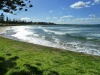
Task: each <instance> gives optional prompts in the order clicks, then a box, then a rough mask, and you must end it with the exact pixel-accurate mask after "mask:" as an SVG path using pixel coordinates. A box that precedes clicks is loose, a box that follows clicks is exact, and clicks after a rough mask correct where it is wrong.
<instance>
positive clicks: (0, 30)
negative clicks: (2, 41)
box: [0, 27, 9, 34]
mask: <svg viewBox="0 0 100 75" xmlns="http://www.w3.org/2000/svg"><path fill="white" fill-rule="evenodd" d="M8 28H9V27H0V34H2V33H3V32H5V31H6V30H7V29H8Z"/></svg>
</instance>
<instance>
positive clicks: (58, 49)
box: [0, 35, 100, 57]
mask: <svg viewBox="0 0 100 75" xmlns="http://www.w3.org/2000/svg"><path fill="white" fill-rule="evenodd" d="M0 37H2V38H5V39H9V40H12V41H17V42H20V43H26V44H31V45H36V46H41V47H45V48H51V49H54V50H56V51H60V52H72V53H75V54H79V55H86V56H93V57H100V56H99V55H92V54H88V53H84V52H76V51H72V50H67V49H62V48H56V47H50V46H44V45H40V44H34V43H30V42H27V41H21V40H19V39H17V38H14V39H11V38H8V37H5V36H2V35H0Z"/></svg>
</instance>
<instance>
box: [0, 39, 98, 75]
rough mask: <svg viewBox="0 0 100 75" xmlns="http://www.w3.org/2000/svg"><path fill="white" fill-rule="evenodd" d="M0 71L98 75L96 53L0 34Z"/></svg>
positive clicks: (7, 73) (14, 74) (8, 74)
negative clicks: (31, 41)
mask: <svg viewBox="0 0 100 75" xmlns="http://www.w3.org/2000/svg"><path fill="white" fill-rule="evenodd" d="M0 75H100V57H98V56H91V55H85V54H82V53H75V52H71V51H61V50H60V49H56V48H50V47H43V46H39V45H34V44H29V43H25V42H18V41H14V40H10V39H6V38H3V37H0Z"/></svg>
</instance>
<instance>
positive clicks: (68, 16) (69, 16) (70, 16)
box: [60, 15, 73, 19]
mask: <svg viewBox="0 0 100 75" xmlns="http://www.w3.org/2000/svg"><path fill="white" fill-rule="evenodd" d="M72 17H73V16H72V15H67V16H62V17H60V18H61V19H64V18H72Z"/></svg>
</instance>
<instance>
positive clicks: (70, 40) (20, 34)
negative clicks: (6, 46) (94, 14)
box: [2, 24, 100, 56]
mask: <svg viewBox="0 0 100 75" xmlns="http://www.w3.org/2000/svg"><path fill="white" fill-rule="evenodd" d="M2 35H3V36H4V37H8V38H11V39H15V40H19V41H25V42H29V43H34V44H39V45H44V46H49V47H55V48H60V49H64V50H71V51H75V52H83V53H86V54H92V55H98V56H100V25H74V24H73V25H39V26H38V25H34V26H11V27H9V28H8V29H7V30H6V31H5V32H4V33H3V34H2Z"/></svg>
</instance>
